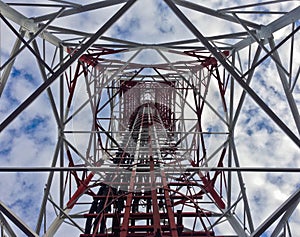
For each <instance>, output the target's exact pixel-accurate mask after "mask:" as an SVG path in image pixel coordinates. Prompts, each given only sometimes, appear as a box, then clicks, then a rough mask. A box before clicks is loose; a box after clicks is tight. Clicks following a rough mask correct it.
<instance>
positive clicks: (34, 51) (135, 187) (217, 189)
mask: <svg viewBox="0 0 300 237" xmlns="http://www.w3.org/2000/svg"><path fill="white" fill-rule="evenodd" d="M142 2H143V1H142V0H102V1H94V2H91V3H89V2H83V3H81V4H77V3H72V2H68V1H60V0H55V1H54V0H53V1H45V2H43V3H41V2H39V3H29V2H23V3H21V2H19V1H14V2H10V3H9V2H8V1H5V2H4V1H0V18H1V19H0V22H1V30H2V32H4V33H5V34H6V33H7V37H8V35H10V36H9V37H11V38H14V39H15V42H14V45H13V47H11V41H6V40H5V39H4V38H5V37H6V35H3V34H2V35H1V40H0V41H1V45H0V46H1V49H2V51H1V61H0V71H1V74H0V76H1V81H0V83H1V84H0V95H1V98H0V103H1V101H2V100H3V98H4V97H5V91H6V90H9V88H8V86H7V85H8V84H9V82H10V81H13V80H14V70H15V69H14V68H15V64H17V63H18V60H24V58H26V60H27V61H28V62H30V63H32V67H33V69H32V71H34V70H35V71H36V73H37V77H39V78H42V80H41V81H40V84H39V85H36V87H35V88H34V89H33V90H32V92H30V93H29V94H28V95H27V97H26V98H25V99H23V100H22V101H20V103H19V104H18V105H16V106H15V108H13V110H12V111H11V112H7V113H6V114H5V117H4V118H3V120H2V122H1V124H0V131H1V133H2V134H4V135H3V136H2V137H1V139H5V136H6V134H7V133H9V132H10V130H9V129H10V126H11V125H12V124H14V122H15V121H19V119H21V121H22V114H23V113H24V111H26V110H27V109H29V108H30V105H31V104H33V103H34V104H38V103H39V101H40V100H39V98H41V97H42V96H43V95H44V96H47V100H48V106H49V108H48V110H51V114H52V115H51V116H52V119H53V121H54V127H53V130H55V131H57V138H56V145H55V146H54V148H53V152H52V154H49V157H48V159H49V160H48V163H44V164H48V166H43V167H41V166H40V165H39V164H40V163H39V162H37V163H36V164H34V163H32V164H29V166H28V165H27V166H21V165H20V166H14V167H3V166H2V167H0V170H1V172H3V173H1V175H6V174H7V172H16V173H17V172H32V173H38V174H39V173H41V172H45V173H47V175H48V178H47V180H46V185H45V188H44V190H41V198H40V200H39V202H40V209H39V210H38V215H37V218H36V220H34V222H35V223H36V226H35V229H33V228H31V227H28V225H27V224H26V222H27V220H25V219H24V220H22V219H21V218H19V217H18V214H15V213H14V212H13V211H12V210H11V208H9V207H8V205H6V204H5V203H4V202H2V201H1V203H0V204H1V205H0V207H1V208H0V210H1V212H0V223H1V231H2V232H1V236H16V235H17V234H16V233H20V232H22V233H23V234H25V235H26V236H62V235H63V236H66V234H67V233H68V234H67V235H68V236H70V235H71V236H82V237H88V236H122V237H125V236H156V237H158V236H195V237H196V236H251V237H252V236H253V237H254V236H262V235H263V233H265V234H266V233H267V234H268V235H269V234H270V236H292V233H293V231H292V225H290V224H289V220H292V219H293V218H291V216H292V214H293V213H294V212H295V210H296V209H297V206H298V203H299V201H300V190H299V188H298V189H297V190H296V191H295V192H294V193H293V194H289V195H290V196H289V198H288V199H286V201H284V202H283V203H282V204H281V205H280V206H277V207H275V208H274V210H273V211H272V214H271V215H269V217H267V218H266V219H265V221H263V222H261V223H259V224H258V225H257V223H255V219H256V218H257V216H259V215H260V213H257V212H253V211H252V208H251V207H250V204H249V193H248V192H247V191H246V187H247V183H248V182H251V180H247V179H245V173H246V172H247V174H249V172H250V173H253V172H254V173H255V172H263V173H266V174H269V173H272V172H283V173H284V174H288V173H290V172H295V173H296V172H299V171H300V169H299V168H298V167H297V162H295V163H294V164H292V165H291V166H287V167H277V166H276V164H274V166H267V167H259V166H257V167H253V166H248V165H247V164H245V163H244V162H243V159H244V158H243V156H245V154H243V150H239V144H241V142H240V141H239V140H238V139H239V132H242V131H243V129H244V128H243V125H242V124H239V121H240V120H241V119H242V118H241V117H242V116H243V113H245V109H246V108H248V107H247V106H248V104H249V103H251V105H253V104H254V105H255V106H256V107H257V108H259V111H261V112H262V113H263V114H264V116H265V117H266V118H267V120H268V121H271V122H272V124H273V125H274V127H276V129H277V130H278V131H280V134H281V136H282V137H284V138H285V139H286V140H287V141H288V142H290V143H292V145H291V146H293V147H296V149H298V156H299V147H300V136H299V134H300V115H299V101H300V98H299V94H300V93H299V91H300V90H299V81H298V78H299V74H300V66H299V42H300V35H299V32H298V31H299V28H300V24H299V19H300V5H299V1H285V0H282V1H280V0H278V1H265V2H261V1H255V0H252V1H248V2H247V3H245V4H244V5H237V4H234V3H230V4H229V5H228V6H227V5H226V3H225V5H224V3H222V1H219V2H218V1H216V5H215V7H216V8H217V9H215V8H214V7H213V4H212V3H211V5H210V6H209V3H208V4H207V5H205V3H202V1H187V0H161V1H155V2H156V4H158V5H159V6H160V7H162V8H163V9H164V10H165V11H168V12H169V13H170V14H172V16H173V17H174V18H176V19H177V21H178V25H179V24H180V27H182V28H184V29H185V31H186V32H188V34H187V35H186V36H185V35H180V37H177V38H176V37H175V38H174V37H173V38H171V39H170V40H169V39H168V38H167V37H166V39H165V38H162V39H152V38H150V39H148V40H146V41H141V40H140V39H139V38H136V39H135V38H134V39H133V40H127V39H126V40H125V39H124V38H122V37H121V36H120V37H116V36H114V35H113V34H112V33H111V32H112V31H113V27H115V25H116V24H118V22H120V21H121V20H122V19H123V20H124V17H126V16H131V17H134V15H135V14H136V13H137V12H136V9H135V7H136V5H138V4H142ZM153 2H154V1H153ZM212 2H214V1H212ZM217 2H218V3H217ZM49 12H50V13H49ZM26 13H30V14H33V15H26ZM88 14H94V17H95V16H99V18H100V17H102V15H103V17H102V18H101V21H99V22H98V21H97V19H95V20H94V19H93V20H92V18H89V15H88ZM157 14H160V13H159V12H157ZM197 17H198V18H200V17H201V18H202V19H205V21H206V22H200V23H199V22H198V21H197ZM84 18H86V21H87V22H88V21H93V22H92V24H93V29H94V31H93V32H89V31H88V30H87V29H86V28H85V27H84V25H85V23H82V22H83V21H82V20H80V19H84ZM145 18H146V16H145ZM128 19H130V18H128ZM128 19H127V20H128ZM221 22H222V24H224V25H226V28H225V29H218V30H217V29H215V28H218V27H217V26H218V24H219V23H221ZM72 24H73V26H74V27H73V28H72V27H71V26H72ZM162 24H163V23H162ZM157 27H158V28H159V27H160V26H159V25H157ZM118 30H119V31H124V32H126V30H128V29H125V28H122V27H121V26H119V28H118ZM151 30H153V31H154V29H147V31H151ZM161 31H163V30H162V29H161ZM125 38H126V37H125ZM3 49H5V50H7V49H9V51H10V55H7V54H5V52H4V51H3ZM268 68H272V69H273V71H272V75H270V74H268V75H266V74H267V69H268ZM257 81H260V82H261V81H262V82H263V83H265V84H268V83H269V84H273V83H274V84H276V85H280V87H281V92H282V93H281V94H280V96H281V97H283V99H284V101H285V107H284V111H287V113H286V114H285V116H281V114H280V113H279V112H278V110H279V109H280V108H278V107H280V106H279V105H278V106H276V104H275V105H274V104H272V100H270V98H271V97H273V96H274V94H275V95H276V93H280V92H276V90H265V91H264V94H261V93H260V92H259V91H258V89H257ZM0 105H1V104H0ZM253 116H255V115H253ZM261 126H262V125H261ZM270 136H271V135H270ZM266 139H268V137H267V138H266ZM270 141H272V140H270ZM242 142H243V143H245V142H246V141H242ZM249 149H251V148H249ZM253 152H254V151H253ZM288 155H289V154H283V155H282V159H285V158H286V156H288ZM268 158H270V157H265V159H268ZM270 164H272V162H271V163H270ZM250 195H251V194H250ZM38 196H39V195H38ZM269 198H270V199H272V198H273V197H269ZM0 199H2V197H1V195H0ZM18 229H19V230H18ZM76 233H77V234H76Z"/></svg>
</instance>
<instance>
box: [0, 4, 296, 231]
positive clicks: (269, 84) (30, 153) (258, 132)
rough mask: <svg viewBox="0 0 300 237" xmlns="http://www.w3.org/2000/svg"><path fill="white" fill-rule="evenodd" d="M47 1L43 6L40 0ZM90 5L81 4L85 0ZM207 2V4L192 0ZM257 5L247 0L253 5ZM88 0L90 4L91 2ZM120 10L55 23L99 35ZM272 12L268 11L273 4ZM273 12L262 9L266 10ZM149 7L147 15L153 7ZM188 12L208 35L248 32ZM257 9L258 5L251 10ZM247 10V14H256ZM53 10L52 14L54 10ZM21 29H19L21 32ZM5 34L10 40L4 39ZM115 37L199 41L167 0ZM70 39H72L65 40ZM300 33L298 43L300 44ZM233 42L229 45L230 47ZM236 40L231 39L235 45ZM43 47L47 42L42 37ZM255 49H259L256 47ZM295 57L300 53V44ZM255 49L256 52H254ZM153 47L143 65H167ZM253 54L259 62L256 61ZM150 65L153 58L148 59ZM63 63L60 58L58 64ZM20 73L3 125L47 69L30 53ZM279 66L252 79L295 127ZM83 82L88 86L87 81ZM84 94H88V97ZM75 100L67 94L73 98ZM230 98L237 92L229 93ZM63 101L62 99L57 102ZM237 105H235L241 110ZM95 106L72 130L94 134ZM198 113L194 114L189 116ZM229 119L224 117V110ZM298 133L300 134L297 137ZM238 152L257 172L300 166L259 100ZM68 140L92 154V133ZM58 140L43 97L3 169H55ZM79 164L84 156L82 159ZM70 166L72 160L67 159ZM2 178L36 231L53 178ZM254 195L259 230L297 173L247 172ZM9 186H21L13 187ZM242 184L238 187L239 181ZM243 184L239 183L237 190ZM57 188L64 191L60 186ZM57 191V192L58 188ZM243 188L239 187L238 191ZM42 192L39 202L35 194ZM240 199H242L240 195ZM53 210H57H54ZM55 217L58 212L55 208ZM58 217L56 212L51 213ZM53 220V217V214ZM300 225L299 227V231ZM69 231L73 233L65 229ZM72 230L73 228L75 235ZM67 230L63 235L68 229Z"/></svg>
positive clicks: (19, 123)
mask: <svg viewBox="0 0 300 237" xmlns="http://www.w3.org/2000/svg"><path fill="white" fill-rule="evenodd" d="M35 2H41V1H35ZM77 2H78V3H82V2H81V1H77ZM191 2H195V3H199V1H196V0H195V1H191ZM250 2H253V1H243V2H242V3H243V4H247V3H250ZM86 3H87V2H85V3H84V4H86ZM238 3H241V2H239V1H205V2H204V3H203V4H205V6H206V7H212V8H213V9H222V8H225V7H228V6H232V5H235V4H238ZM296 6H298V4H297V3H296V2H291V1H289V2H287V3H282V4H274V5H272V10H274V11H275V10H290V9H293V8H294V7H296ZM119 7H120V6H115V7H110V8H106V9H102V10H99V11H98V10H97V11H93V12H89V13H84V14H81V15H80V16H70V17H63V18H59V19H57V20H55V21H54V25H58V26H62V27H65V28H68V29H74V30H83V31H87V32H91V33H93V32H95V31H96V30H97V29H99V27H101V26H102V25H103V23H104V22H105V21H106V20H107V19H108V18H109V16H111V14H112V13H113V12H115V11H116V10H117V9H118V8H119ZM266 7H268V6H266ZM264 8H265V7H259V9H264ZM17 9H18V10H20V11H21V12H22V13H23V14H24V15H26V16H36V15H43V14H46V13H48V12H49V11H48V10H46V8H43V9H42V8H41V9H35V8H32V9H29V8H26V7H22V8H21V7H18V8H17ZM145 9H147V10H145ZM181 9H182V10H183V12H184V13H186V14H187V15H188V16H189V19H190V20H191V21H192V22H193V23H194V24H195V25H196V26H197V27H199V29H200V31H201V32H202V33H204V34H205V35H207V36H213V35H218V34H220V33H230V32H232V31H241V30H243V29H242V27H240V26H238V24H233V23H230V24H228V23H226V22H225V21H223V20H215V19H214V18H212V17H208V16H204V15H203V14H197V13H196V12H195V11H191V10H187V9H184V8H181ZM249 9H255V8H249ZM249 9H247V10H249ZM51 11H52V10H51ZM238 15H239V16H240V17H243V18H244V19H248V20H255V22H259V23H264V24H267V23H269V22H270V21H272V20H273V19H275V18H276V17H278V15H267V16H260V15H256V16H252V15H250V14H249V15H248V14H238ZM16 28H18V27H16ZM1 32H2V38H1V45H0V46H1V61H2V62H3V61H4V59H5V58H7V57H8V54H9V52H10V50H11V48H10V47H6V46H7V45H11V42H13V38H15V37H14V36H13V35H12V34H11V33H10V32H9V30H8V29H7V28H6V27H5V25H3V23H2V25H1ZM288 32H289V27H286V28H284V29H282V30H280V31H278V32H276V33H275V34H274V37H275V41H276V42H279V41H280V40H282V39H283V37H284V36H285V35H286V34H287V33H288ZM3 35H5V36H6V37H3ZM105 35H107V36H113V37H119V38H122V39H126V40H132V41H135V42H139V43H164V42H167V41H173V40H182V39H191V38H194V36H193V35H192V34H191V33H190V32H189V31H188V30H187V29H186V28H185V27H184V26H183V24H182V23H181V22H180V21H179V20H178V19H177V18H176V17H175V15H174V14H173V13H172V12H171V11H170V10H169V9H168V8H166V6H165V4H164V3H162V2H161V1H152V0H144V1H138V2H137V3H136V4H135V5H134V6H133V7H132V9H131V10H129V12H128V13H127V14H126V15H124V16H123V17H122V18H121V19H120V20H119V21H117V22H116V24H115V25H114V26H113V27H112V28H111V29H110V30H109V31H108V32H107V33H106V34H105ZM58 36H59V35H58ZM62 37H66V36H62ZM298 40H299V36H297V37H296V38H295V41H296V42H298ZM229 41H230V40H228V41H227V42H229ZM230 42H231V41H230ZM39 44H41V41H40V40H39ZM254 45H255V44H254ZM294 47H295V48H294V52H298V51H299V50H298V48H299V44H297V43H295V46H294ZM253 48H254V47H253ZM53 51H54V48H53V47H52V46H51V47H49V48H48V47H47V51H46V52H47V53H46V54H47V55H51V57H52V55H53ZM150 51H151V50H144V51H143V52H142V53H141V54H140V55H139V56H138V57H137V58H136V59H135V61H141V62H144V63H145V62H146V63H157V62H163V61H164V60H163V59H162V58H161V57H160V56H159V55H158V54H157V53H156V52H155V53H149V52H150ZM253 51H254V49H252V57H253V55H254V54H253ZM279 52H280V56H281V60H282V61H283V65H284V66H285V67H286V68H288V67H289V64H288V62H289V46H288V45H286V46H284V47H282V49H280V50H279ZM129 54H130V55H132V53H128V54H124V56H123V55H122V56H121V57H124V58H127V57H129V56H130V55H129ZM247 54H248V49H245V50H243V51H242V52H241V55H240V56H241V59H242V64H243V70H244V71H246V70H247V66H248V65H247V63H245V61H246V60H247ZM166 55H168V58H170V59H172V60H171V61H173V60H177V59H181V57H180V56H178V55H175V56H174V55H173V56H172V55H171V54H166ZM51 57H50V56H49V57H47V62H48V64H49V65H50V64H51V60H52V58H51ZM145 60H147V61H145ZM56 63H57V61H56ZM299 64H300V61H299V56H298V55H297V53H295V55H294V59H293V76H295V74H296V72H297V70H298V67H299ZM15 70H16V71H17V72H18V74H17V75H14V76H11V77H10V78H9V81H8V84H7V87H6V89H5V91H4V94H3V96H2V98H1V99H0V118H1V119H2V120H3V119H4V118H6V117H7V115H8V114H9V113H10V112H12V111H13V109H15V108H16V107H17V106H18V105H19V103H21V102H22V101H23V100H24V99H25V98H27V97H28V96H29V95H30V94H31V93H32V92H33V91H34V90H35V89H36V88H37V86H38V85H40V84H41V83H42V79H41V76H40V72H39V69H38V66H37V63H36V60H35V59H34V57H33V55H32V54H31V53H30V52H28V50H25V51H24V52H23V53H22V54H21V55H20V56H18V58H17V61H16V64H15ZM275 72H276V68H275V65H274V63H269V60H268V61H267V62H266V63H264V64H263V66H260V67H258V68H257V71H256V73H255V75H254V78H253V80H252V83H251V86H253V88H254V89H255V91H256V92H257V93H258V94H259V95H260V96H261V98H262V99H263V100H264V101H266V103H267V104H268V105H269V106H270V107H271V108H272V109H273V110H274V112H275V113H276V114H277V115H278V116H279V117H280V118H281V119H282V120H283V121H284V122H285V123H286V124H287V125H288V126H289V127H290V128H291V129H292V130H293V131H296V129H295V123H294V122H293V120H292V119H291V114H290V112H289V110H288V109H287V102H286V101H285V96H284V93H283V89H282V85H281V82H280V80H279V76H278V73H277V72H276V73H275ZM80 83H81V82H80ZM214 86H215V87H213V90H212V91H211V92H210V93H209V95H208V98H207V100H208V101H209V102H210V103H211V104H213V105H214V106H215V107H216V110H219V111H220V109H219V107H218V106H219V104H220V101H217V100H216V97H217V96H216V93H215V92H216V91H217V85H214ZM51 88H52V90H53V93H54V95H55V97H56V98H57V95H58V90H57V88H58V83H55V84H54V85H53V86H52V87H51ZM85 89H86V88H85V85H84V83H82V85H81V86H78V87H77V88H76V93H75V97H76V99H75V101H74V103H75V106H74V107H73V108H72V111H74V110H75V109H76V108H78V106H80V105H81V103H82V102H83V101H85V99H86V98H87V95H86V91H85ZM82 91H84V93H82ZM240 94H241V88H240V87H237V88H236V93H235V95H236V98H239V95H240ZM294 94H295V98H296V99H297V100H298V101H297V103H299V98H300V97H299V94H300V93H299V85H297V86H296V90H295V93H294ZM65 96H67V93H66V95H65ZM226 98H227V99H228V98H229V94H226ZM56 103H58V100H57V99H56ZM236 105H237V103H236V104H235V106H236ZM90 110H91V109H90V105H89V104H88V105H87V106H86V107H85V108H84V109H83V110H82V111H81V112H80V113H78V115H76V116H75V117H74V120H73V121H72V123H70V124H68V125H67V127H66V129H70V130H72V129H77V130H83V129H87V130H89V129H90V127H91V124H92V116H91V115H90ZM189 113H191V111H189ZM220 113H221V114H222V116H223V112H220ZM205 116H206V117H207V118H208V120H213V121H214V122H215V120H218V119H219V118H217V117H216V116H215V115H214V113H212V112H211V110H210V109H205ZM212 124H213V123H211V122H210V121H208V122H205V123H204V125H205V128H204V130H205V129H209V128H210V127H211V126H212ZM220 124H222V125H221V126H219V127H217V125H219V123H217V125H216V126H215V127H213V128H214V129H217V130H219V131H221V130H222V131H223V130H226V127H225V126H224V124H223V123H222V122H220ZM295 134H297V132H295ZM235 136H236V140H235V142H236V145H237V151H238V154H239V159H240V163H241V166H246V167H247V166H249V167H251V166H253V167H257V166H258V167H299V165H300V162H299V159H298V156H299V148H298V147H297V146H296V145H295V144H293V143H292V142H291V141H290V139H288V138H287V137H286V136H285V135H284V134H283V132H281V131H280V129H279V128H278V127H277V126H276V125H274V122H272V121H271V120H270V119H269V118H268V117H267V116H266V115H265V114H264V112H262V111H261V110H260V109H258V108H257V106H256V105H255V104H254V103H253V101H252V99H250V98H248V97H247V99H246V102H245V106H244V107H243V110H242V113H241V115H240V118H239V121H238V124H237V128H236V130H235ZM66 137H67V139H69V140H70V142H71V143H72V144H74V145H76V147H78V150H79V151H80V152H81V153H82V154H85V152H86V147H87V143H88V139H89V135H86V134H85V135H82V134H81V135H73V134H72V135H66ZM56 139H57V125H56V122H55V121H54V117H53V113H52V110H51V106H50V103H49V99H48V98H47V96H46V94H43V95H42V96H40V97H39V98H38V99H37V100H36V101H35V102H33V103H32V104H31V105H30V106H29V108H28V109H26V110H25V111H24V112H23V113H22V114H21V116H20V117H18V118H17V119H16V120H15V121H14V122H13V123H12V124H11V125H9V127H8V128H7V129H5V130H4V131H3V132H2V133H1V135H0V147H1V149H0V158H1V160H2V163H1V165H2V166H22V167H25V166H31V165H34V166H49V164H50V163H51V160H52V156H53V151H54V147H55V141H56ZM224 139H225V137H223V136H222V137H217V136H212V137H211V138H210V139H207V140H208V142H207V148H208V153H213V152H214V149H215V148H216V145H219V144H221V142H222V141H224ZM74 159H75V160H76V162H79V160H80V158H78V157H77V156H76V155H74ZM66 162H67V161H66ZM0 175H1V181H0V190H6V192H1V195H0V199H1V200H3V201H4V202H5V203H7V204H8V205H9V206H10V207H11V208H12V209H13V210H14V211H15V212H16V213H17V214H18V215H20V216H21V217H22V218H23V219H24V220H26V222H28V223H29V225H30V226H31V227H32V228H34V225H35V222H34V220H36V218H37V213H38V208H39V205H40V200H41V196H42V192H43V188H44V184H45V182H46V175H45V174H39V173H34V174H27V173H26V174H23V173H22V174H15V173H14V174H5V173H2V174H0ZM244 181H245V185H246V190H247V194H248V197H249V201H250V206H251V212H252V213H253V217H254V221H255V226H258V225H259V224H260V223H261V222H262V221H263V220H264V219H265V218H266V217H268V216H269V215H270V214H271V213H272V211H274V210H275V208H276V207H278V206H279V205H280V204H281V203H282V202H283V201H284V200H286V198H287V197H288V196H289V195H290V194H291V193H292V192H293V191H294V190H295V189H296V187H299V181H298V178H297V174H293V173H292V174H286V173H274V174H273V173H272V174H265V173H246V174H244ZM8 183H10V184H13V185H7V184H8ZM57 183H58V180H57V178H55V181H54V183H53V186H55V185H57ZM235 185H236V184H235ZM234 187H235V186H234ZM55 188H56V187H55ZM56 189H57V188H56ZM238 191H239V190H238V189H237V191H236V192H238ZM33 193H34V194H37V198H36V197H35V196H33ZM233 193H234V195H237V193H235V191H233ZM53 196H54V198H57V196H58V193H57V190H56V191H53ZM48 211H49V210H48ZM49 212H50V211H49ZM299 214H300V213H299V211H298V210H297V211H296V212H295V217H294V219H292V222H295V225H296V228H297V224H298V225H299V223H297V217H299ZM50 215H51V214H50ZM52 215H53V213H52ZM298 228H299V227H298ZM60 231H62V232H64V231H65V230H64V229H62V230H60ZM68 231H69V230H68ZM60 233H61V232H60ZM296 233H297V232H296Z"/></svg>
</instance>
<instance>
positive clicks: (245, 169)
mask: <svg viewBox="0 0 300 237" xmlns="http://www.w3.org/2000/svg"><path fill="white" fill-rule="evenodd" d="M141 168H142V167H141ZM119 169H120V168H117V167H0V173H11V172H61V171H66V172H69V171H93V172H97V171H98V172H105V171H106V172H109V171H110V172H111V171H117V170H119ZM144 169H145V168H144V167H143V170H144ZM158 170H159V169H158ZM126 171H128V170H126V169H125V168H124V173H125V172H126ZM164 171H166V172H171V171H174V169H171V168H170V167H164ZM186 171H187V172H196V171H224V172H272V173H274V172H282V173H285V172H287V173H300V168H291V167H278V168H276V167H192V168H187V169H186Z"/></svg>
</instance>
